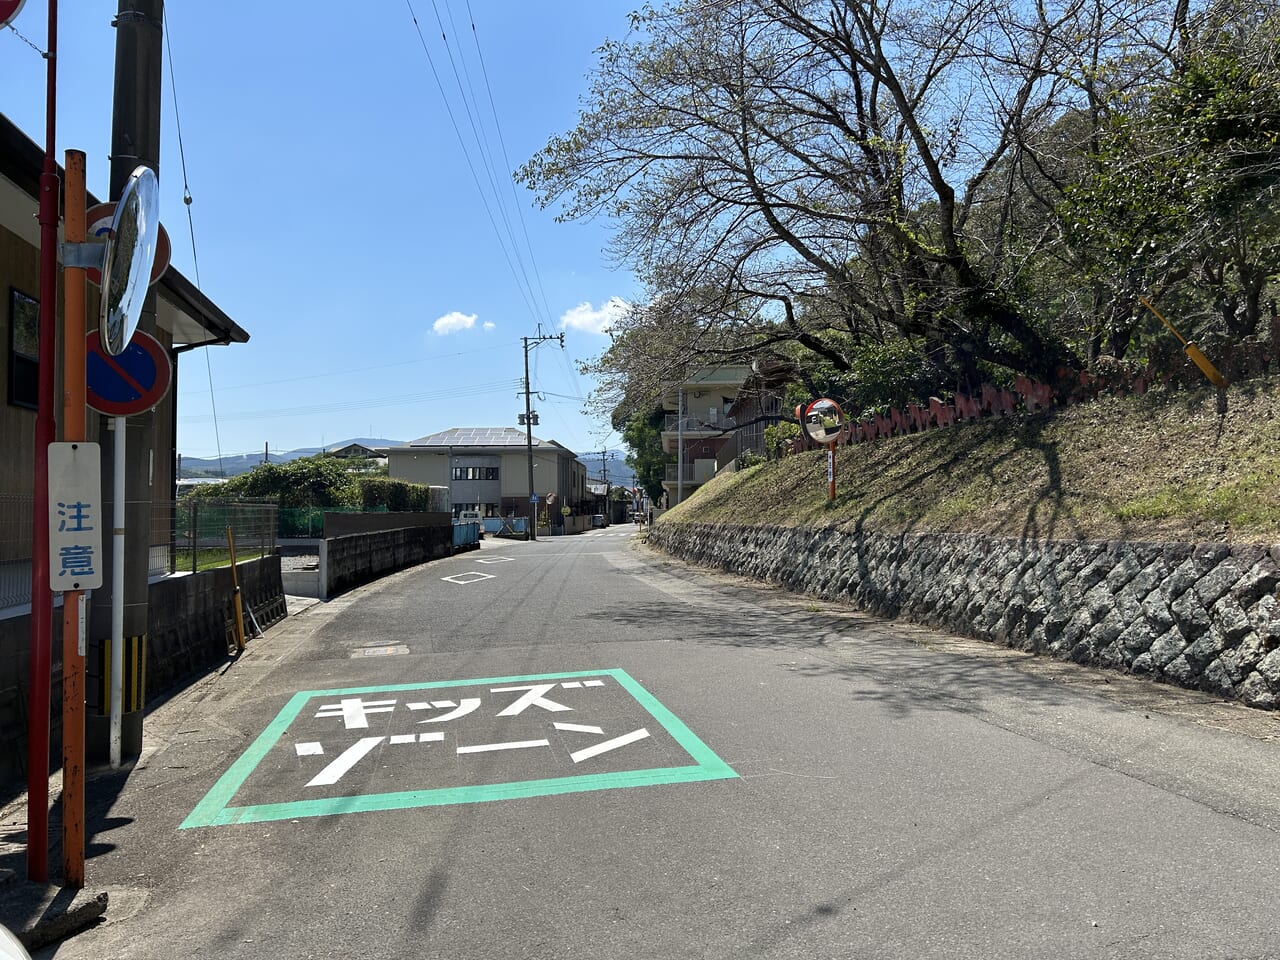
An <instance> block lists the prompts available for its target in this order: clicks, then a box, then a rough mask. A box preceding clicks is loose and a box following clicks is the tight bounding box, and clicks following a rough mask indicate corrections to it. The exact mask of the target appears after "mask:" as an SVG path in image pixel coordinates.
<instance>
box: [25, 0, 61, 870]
mask: <svg viewBox="0 0 1280 960" xmlns="http://www.w3.org/2000/svg"><path fill="white" fill-rule="evenodd" d="M46 57H47V59H46V63H47V64H48V68H47V84H46V93H45V151H44V169H43V172H42V173H41V174H40V210H39V221H40V314H39V318H40V319H39V323H40V334H39V348H38V349H39V359H38V364H39V374H38V378H37V381H36V436H35V482H34V485H33V490H32V494H33V496H32V501H33V504H32V527H31V673H30V676H31V689H30V693H29V696H28V704H29V709H30V714H31V716H30V720H29V723H28V725H27V879H29V880H34V881H36V882H38V883H44V882H45V881H47V880H48V879H49V701H50V698H51V693H50V686H51V685H52V674H53V595H52V594H51V593H50V592H49V444H51V443H53V439H54V425H53V368H54V350H55V348H56V346H57V337H56V327H57V317H58V165H57V162H56V161H55V160H54V158H53V148H54V139H55V138H54V132H55V130H56V129H57V127H56V123H55V118H56V117H57V95H56V88H57V76H58V3H57V0H49V50H48V53H47V55H46Z"/></svg>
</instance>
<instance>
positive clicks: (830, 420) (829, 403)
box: [804, 397, 844, 444]
mask: <svg viewBox="0 0 1280 960" xmlns="http://www.w3.org/2000/svg"><path fill="white" fill-rule="evenodd" d="M843 429H844V411H843V410H841V409H840V405H839V404H838V403H836V402H835V401H834V400H828V399H826V398H825V397H824V398H822V399H821V400H815V401H813V403H811V404H809V406H807V407H805V411H804V431H805V433H807V434H808V435H809V439H811V440H813V441H814V442H815V443H822V444H827V443H834V442H835V440H836V439H837V438H838V437H839V436H840V431H841V430H843Z"/></svg>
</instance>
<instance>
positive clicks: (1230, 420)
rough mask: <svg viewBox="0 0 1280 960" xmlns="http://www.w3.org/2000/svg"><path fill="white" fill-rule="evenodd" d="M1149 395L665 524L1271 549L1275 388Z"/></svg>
mask: <svg viewBox="0 0 1280 960" xmlns="http://www.w3.org/2000/svg"><path fill="white" fill-rule="evenodd" d="M1227 399H1228V410H1227V413H1226V415H1225V416H1223V417H1220V416H1218V414H1217V411H1216V403H1215V396H1214V391H1213V390H1212V389H1205V390H1201V391H1196V392H1191V393H1186V392H1180V393H1169V392H1166V391H1163V390H1154V391H1152V392H1150V393H1148V394H1146V395H1144V396H1133V397H1110V398H1107V399H1103V400H1100V401H1097V402H1095V403H1089V404H1080V405H1078V406H1072V407H1065V408H1059V409H1055V410H1052V411H1050V412H1049V413H1046V414H1041V415H1037V416H1029V417H1022V416H1019V417H1016V418H1012V419H989V420H984V421H980V422H978V423H974V424H966V425H960V426H956V427H950V428H945V429H940V430H932V431H929V432H926V433H921V434H912V435H910V436H906V437H894V438H891V439H888V440H880V441H876V442H874V443H869V444H858V445H856V446H851V447H841V448H839V449H838V450H837V453H836V499H835V500H834V501H831V502H829V501H828V499H827V483H826V453H825V452H822V451H817V452H810V453H804V454H800V455H798V456H792V457H787V458H785V459H783V460H780V461H776V462H773V463H767V464H763V465H760V466H757V467H753V468H751V469H748V470H745V471H740V472H738V473H735V474H728V475H724V476H721V477H718V478H716V480H715V481H713V482H712V483H709V484H706V485H705V486H704V487H702V488H700V489H699V490H698V491H696V493H695V494H694V495H693V496H692V497H690V498H689V499H688V500H687V501H686V502H685V503H684V504H682V505H680V506H678V507H676V508H675V509H674V510H672V511H670V512H669V513H668V514H667V515H666V516H665V517H664V520H667V521H676V522H707V523H735V524H738V523H745V524H782V525H797V526H798V525H810V526H821V527H829V526H836V527H840V528H842V529H845V530H855V529H857V528H859V527H861V528H862V529H865V530H867V531H874V532H879V533H898V532H906V533H940V532H952V533H984V534H988V535H991V536H997V537H1011V538H1026V539H1030V540H1049V539H1053V540H1074V539H1086V540H1128V541H1131V542H1153V541H1156V542H1166V541H1185V542H1226V543H1258V544H1280V416H1278V415H1280V378H1272V379H1270V380H1257V381H1251V382H1249V383H1246V384H1240V385H1233V386H1232V387H1230V388H1228V390H1227Z"/></svg>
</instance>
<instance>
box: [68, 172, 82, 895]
mask: <svg viewBox="0 0 1280 960" xmlns="http://www.w3.org/2000/svg"><path fill="white" fill-rule="evenodd" d="M66 172H67V180H66V187H65V190H66V193H65V202H66V210H65V213H64V221H63V223H64V226H63V229H64V231H65V237H64V239H65V240H66V242H67V243H83V242H84V232H85V158H84V153H83V151H80V150H68V151H67V153H66ZM63 284H64V289H63V332H62V358H63V361H62V439H63V440H71V441H75V440H84V439H86V438H85V419H86V418H85V391H86V387H85V346H84V336H85V333H84V327H85V319H84V317H85V313H84V299H85V296H84V289H85V287H84V270H83V269H81V268H79V267H66V268H64V270H63ZM84 712H85V710H84V592H83V591H81V590H68V591H66V592H65V593H63V595H62V885H63V886H64V887H72V888H74V889H76V890H79V889H81V888H82V887H84V740H85V733H84Z"/></svg>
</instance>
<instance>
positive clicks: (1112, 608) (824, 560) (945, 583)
mask: <svg viewBox="0 0 1280 960" xmlns="http://www.w3.org/2000/svg"><path fill="white" fill-rule="evenodd" d="M649 539H650V542H651V543H654V544H655V545H657V546H659V547H661V548H662V549H663V550H666V551H667V552H668V553H671V554H673V555H674V556H677V557H680V558H682V559H685V560H689V561H692V562H694V563H699V564H703V565H705V566H710V567H716V568H719V569H721V570H726V571H730V572H732V573H736V574H742V575H745V576H751V577H755V578H757V579H761V580H767V581H769V582H772V583H777V584H780V585H782V586H785V587H787V588H789V589H791V590H796V591H798V592H804V593H812V594H816V595H819V596H822V597H826V598H829V599H839V600H847V601H850V602H852V603H853V604H855V605H856V606H858V607H860V608H862V609H865V610H868V611H870V612H872V613H876V614H879V615H882V616H886V617H899V616H900V617H905V618H908V619H910V620H914V621H917V622H920V623H925V624H929V625H931V626H936V627H940V628H943V629H946V630H948V631H951V632H953V633H960V634H964V635H967V636H972V637H977V638H980V639H983V640H990V641H994V642H997V643H1002V644H1005V645H1007V646H1011V647H1017V648H1019V649H1022V650H1028V651H1033V652H1036V653H1046V654H1049V655H1052V656H1055V657H1059V658H1061V659H1070V660H1074V661H1076V662H1077V663H1083V664H1091V665H1094V666H1101V667H1109V668H1113V669H1117V670H1123V671H1128V672H1132V673H1135V674H1145V675H1149V676H1151V677H1154V678H1155V679H1157V680H1162V681H1166V682H1169V683H1176V684H1180V685H1182V686H1186V687H1193V688H1199V689H1202V690H1207V691H1209V692H1212V693H1214V694H1218V695H1220V696H1223V697H1227V698H1234V699H1239V700H1241V701H1243V702H1244V703H1246V704H1248V705H1250V706H1254V707H1262V708H1266V709H1275V708H1276V707H1278V706H1280V602H1278V600H1277V590H1276V588H1277V585H1278V584H1280V563H1278V562H1277V561H1278V560H1280V548H1271V549H1268V548H1266V547H1258V546H1247V545H1246V546H1229V545H1225V544H1186V543H1167V544H1156V543H1121V542H1114V541H1113V542H1106V543H1098V542H1087V541H1060V542H1055V541H1051V542H1022V541H1018V540H1000V539H993V538H989V537H982V536H971V535H955V534H938V535H918V536H916V535H898V536H889V535H883V534H872V533H852V534H851V533H841V532H838V531H835V530H815V529H803V528H793V527H773V526H758V527H751V526H734V525H726V524H682V523H658V524H656V525H655V526H654V528H653V530H652V531H651V532H650V535H649Z"/></svg>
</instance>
